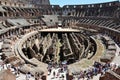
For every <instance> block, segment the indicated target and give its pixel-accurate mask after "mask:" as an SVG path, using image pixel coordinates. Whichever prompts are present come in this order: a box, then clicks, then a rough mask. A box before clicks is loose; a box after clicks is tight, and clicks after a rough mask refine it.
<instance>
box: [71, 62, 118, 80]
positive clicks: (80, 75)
mask: <svg viewBox="0 0 120 80" xmlns="http://www.w3.org/2000/svg"><path fill="white" fill-rule="evenodd" d="M117 68H118V65H117V64H115V63H105V64H102V63H99V62H95V63H94V65H93V66H92V67H90V68H88V69H86V70H84V71H80V72H76V73H72V74H73V76H74V77H73V80H75V78H77V80H80V79H83V80H84V79H85V78H87V80H91V79H93V77H94V76H97V75H98V74H101V76H103V75H104V74H105V72H106V71H108V70H113V71H115V70H116V69H117Z"/></svg>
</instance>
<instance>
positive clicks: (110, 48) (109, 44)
mask: <svg viewBox="0 0 120 80" xmlns="http://www.w3.org/2000/svg"><path fill="white" fill-rule="evenodd" d="M104 41H105V43H104V44H105V46H106V52H105V53H104V55H103V57H102V58H101V61H103V62H107V61H112V59H113V58H114V57H115V53H116V46H115V43H114V41H113V40H111V39H110V37H108V36H103V42H104Z"/></svg>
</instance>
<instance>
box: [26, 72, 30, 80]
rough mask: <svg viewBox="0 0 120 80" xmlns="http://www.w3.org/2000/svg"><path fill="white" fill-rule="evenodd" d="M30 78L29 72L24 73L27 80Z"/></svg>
mask: <svg viewBox="0 0 120 80" xmlns="http://www.w3.org/2000/svg"><path fill="white" fill-rule="evenodd" d="M30 78H31V73H30V72H28V73H26V80H29V79H30Z"/></svg>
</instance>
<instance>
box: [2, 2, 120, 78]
mask: <svg viewBox="0 0 120 80" xmlns="http://www.w3.org/2000/svg"><path fill="white" fill-rule="evenodd" d="M119 47H120V2H119V1H112V2H106V3H97V4H87V5H77V4H76V5H64V6H63V7H60V6H59V5H51V4H50V1H49V0H0V65H1V66H2V64H3V63H4V64H11V65H12V66H14V67H16V66H17V67H18V66H20V69H19V71H20V73H21V74H22V75H23V76H24V75H25V74H26V73H28V72H30V73H31V74H32V75H34V74H35V73H36V72H38V73H41V74H42V76H44V78H43V79H42V80H58V79H48V78H47V75H48V74H47V72H48V66H49V64H50V62H52V63H55V64H60V63H66V64H67V67H68V71H69V72H68V73H67V74H68V76H66V79H64V80H78V79H75V78H72V76H73V73H79V72H80V71H81V70H85V69H88V68H90V67H91V66H93V64H94V62H99V63H101V64H105V63H108V62H109V63H114V64H117V65H118V68H117V70H115V71H112V70H109V71H107V72H106V73H105V74H104V75H102V76H97V77H98V78H95V79H90V80H120V68H119V65H120V48H119ZM3 73H4V71H3V70H2V69H1V71H0V74H3ZM8 74H9V73H8ZM67 74H66V75H67ZM13 75H14V74H13ZM10 76H11V75H10ZM2 78H3V75H0V80H12V79H10V78H9V79H2ZM13 79H14V78H13ZM15 80H27V79H22V78H20V79H17V78H16V79H15ZM31 80H34V79H31ZM35 80H36V79H35ZM59 80H61V79H59ZM62 80H63V79H62ZM79 80H81V79H79Z"/></svg>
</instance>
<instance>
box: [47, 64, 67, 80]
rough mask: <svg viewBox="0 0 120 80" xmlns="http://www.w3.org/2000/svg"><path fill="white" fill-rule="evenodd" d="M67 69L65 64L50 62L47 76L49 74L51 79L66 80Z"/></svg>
mask: <svg viewBox="0 0 120 80" xmlns="http://www.w3.org/2000/svg"><path fill="white" fill-rule="evenodd" d="M67 71H68V68H67V65H66V64H62V63H60V64H56V63H50V64H49V65H48V76H51V80H52V79H54V80H66V74H67Z"/></svg>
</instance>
